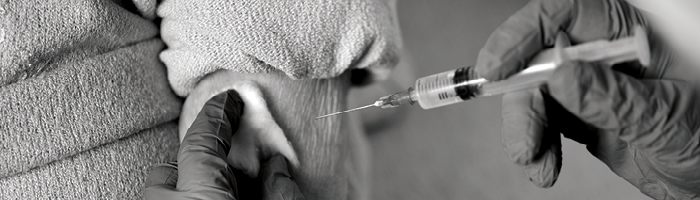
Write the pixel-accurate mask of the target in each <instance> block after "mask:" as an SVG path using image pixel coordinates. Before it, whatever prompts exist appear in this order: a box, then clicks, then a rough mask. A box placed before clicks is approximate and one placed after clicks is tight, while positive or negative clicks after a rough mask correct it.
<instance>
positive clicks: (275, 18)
mask: <svg viewBox="0 0 700 200" xmlns="http://www.w3.org/2000/svg"><path fill="white" fill-rule="evenodd" d="M157 13H158V15H159V16H161V17H163V21H162V24H161V34H162V37H163V41H164V42H165V43H166V44H167V45H168V49H167V50H165V51H163V53H161V55H160V57H161V60H162V61H163V62H164V63H165V64H166V66H167V67H168V79H169V81H170V84H171V86H172V87H173V90H175V92H176V93H177V94H178V95H180V96H187V95H188V94H189V92H190V91H191V90H192V89H193V87H194V86H195V84H196V83H197V81H199V80H200V79H201V78H202V77H204V76H205V75H207V74H210V73H212V72H215V71H217V70H221V69H227V70H233V71H236V72H244V73H265V72H270V71H272V70H281V71H282V72H284V73H286V74H287V75H288V76H289V77H291V78H293V79H303V78H331V77H335V76H338V75H340V74H341V73H343V72H344V71H345V70H347V69H352V68H366V69H368V70H369V71H370V72H371V74H372V76H370V77H371V79H374V80H381V79H385V78H386V77H388V76H389V73H390V71H391V69H392V68H393V67H394V65H395V64H396V63H397V62H398V50H399V48H400V45H401V37H400V34H399V28H398V27H399V26H398V19H397V18H396V8H395V0H320V1H313V2H309V1H269V0H244V1H218V0H165V1H163V2H162V3H161V4H160V5H159V7H158V10H157Z"/></svg>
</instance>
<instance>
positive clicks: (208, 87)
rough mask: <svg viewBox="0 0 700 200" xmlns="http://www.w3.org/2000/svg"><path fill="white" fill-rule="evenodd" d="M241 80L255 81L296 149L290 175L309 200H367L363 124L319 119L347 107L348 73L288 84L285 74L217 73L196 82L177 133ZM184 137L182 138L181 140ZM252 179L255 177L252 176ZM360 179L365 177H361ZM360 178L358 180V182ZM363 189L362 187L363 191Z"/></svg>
mask: <svg viewBox="0 0 700 200" xmlns="http://www.w3.org/2000/svg"><path fill="white" fill-rule="evenodd" d="M242 80H250V81H253V82H255V83H256V84H257V85H258V86H259V88H260V90H261V91H262V93H263V96H264V98H265V100H266V101H267V105H268V108H269V110H270V112H271V114H272V116H273V118H274V120H275V121H276V122H277V123H278V125H279V126H280V128H282V130H283V132H284V134H285V135H286V137H287V139H288V140H289V141H290V142H291V144H292V147H293V148H294V150H295V151H296V155H297V156H298V159H299V162H300V165H299V167H294V168H292V176H293V177H294V178H295V181H296V182H297V184H298V185H299V187H300V188H301V190H302V193H303V194H304V195H305V196H306V197H307V198H309V199H344V198H349V199H356V198H366V197H367V196H366V195H367V190H366V187H367V186H368V184H367V180H366V179H363V178H362V177H365V176H366V174H367V170H366V167H364V168H363V167H360V166H366V165H364V164H363V163H366V162H367V161H366V160H364V159H366V158H367V156H366V155H361V154H362V153H361V152H366V151H362V150H361V149H360V148H362V146H363V145H364V144H365V143H366V141H364V140H363V139H362V137H357V136H358V135H361V134H364V133H363V131H362V128H361V124H360V123H357V122H356V121H355V120H353V119H351V118H350V117H348V115H339V116H336V117H329V118H325V119H320V120H316V119H315V118H316V117H317V116H319V115H323V114H327V113H330V112H335V111H338V110H345V109H347V105H346V104H347V93H348V91H349V89H350V80H349V74H348V73H346V74H344V75H341V76H339V77H336V78H333V79H313V80H291V79H290V78H288V77H287V76H285V75H284V74H283V73H280V72H273V73H266V74H240V73H236V72H232V71H225V70H223V71H219V72H216V73H213V74H210V75H208V76H207V77H205V78H204V79H203V80H202V81H200V82H199V83H198V85H197V87H196V88H195V89H194V91H193V92H192V93H191V94H190V96H189V97H188V99H187V100H186V102H185V105H184V106H183V112H182V114H181V123H180V130H181V131H180V133H184V132H183V131H182V130H187V127H188V126H189V123H187V121H190V122H191V120H192V119H194V118H195V117H196V114H197V112H198V111H199V107H197V106H196V105H203V103H204V102H205V101H206V100H207V99H209V98H210V97H211V96H213V95H215V94H217V93H218V92H219V91H224V90H226V88H230V87H232V86H233V85H234V83H236V82H238V81H242ZM182 136H184V135H181V138H182ZM251 175H253V174H251ZM363 175H364V176H363ZM358 177H360V178H358ZM363 187H364V188H363Z"/></svg>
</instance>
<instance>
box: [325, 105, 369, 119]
mask: <svg viewBox="0 0 700 200" xmlns="http://www.w3.org/2000/svg"><path fill="white" fill-rule="evenodd" d="M375 106H381V102H379V101H378V102H375V103H374V104H370V105H366V106H362V107H359V108H355V109H350V110H346V111H340V112H334V113H331V114H327V115H323V116H318V117H316V119H321V118H326V117H330V116H333V115H337V114H341V113H349V112H352V111H357V110H362V109H365V108H369V107H375Z"/></svg>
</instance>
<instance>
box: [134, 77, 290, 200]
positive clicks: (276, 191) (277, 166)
mask: <svg viewBox="0 0 700 200" xmlns="http://www.w3.org/2000/svg"><path fill="white" fill-rule="evenodd" d="M244 107H249V106H244V103H243V100H242V99H241V96H239V95H238V93H237V92H236V91H235V90H229V91H226V92H223V93H221V94H218V95H216V96H214V97H212V98H211V99H209V100H208V101H207V102H206V103H205V105H204V106H203V108H202V110H201V111H200V112H199V114H198V115H197V118H196V119H195V121H194V123H193V124H192V126H191V127H190V128H189V129H188V131H187V134H186V136H185V138H184V140H183V141H182V143H181V145H180V150H179V152H178V161H177V162H170V163H166V164H163V165H160V166H158V167H156V168H154V169H153V171H152V172H151V173H150V174H149V176H148V178H147V180H146V183H145V185H146V189H145V191H144V193H145V196H146V199H173V198H174V199H186V198H194V199H237V198H238V191H237V187H236V179H235V177H234V173H233V168H232V166H231V165H229V164H228V163H227V159H226V158H227V157H228V156H230V155H231V153H230V152H233V151H234V149H233V148H231V144H232V142H230V141H231V140H232V139H233V141H235V139H236V137H235V135H241V134H243V132H244V131H251V130H249V129H241V130H239V126H240V127H243V126H245V123H250V121H248V120H245V119H241V117H245V116H246V115H245V114H244V111H247V109H244ZM254 134H259V133H257V132H255V133H254ZM178 163H179V164H178ZM262 174H263V182H264V183H265V185H263V186H262V187H263V190H262V191H263V192H264V193H263V195H264V196H265V197H266V199H300V198H301V199H303V195H302V194H301V193H300V192H299V188H298V186H297V185H296V183H295V182H294V181H293V179H292V178H291V175H289V169H288V168H287V162H286V160H285V159H284V157H282V156H281V155H277V156H273V157H272V158H271V159H269V160H268V162H266V163H265V164H264V167H263V170H262Z"/></svg>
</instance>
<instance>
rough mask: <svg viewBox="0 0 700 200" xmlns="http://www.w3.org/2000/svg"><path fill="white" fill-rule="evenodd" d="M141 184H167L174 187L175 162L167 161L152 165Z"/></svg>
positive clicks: (175, 176) (175, 177) (175, 179)
mask: <svg viewBox="0 0 700 200" xmlns="http://www.w3.org/2000/svg"><path fill="white" fill-rule="evenodd" d="M143 185H144V186H145V188H148V187H151V186H155V185H167V186H171V187H172V188H175V186H177V162H167V163H163V164H159V165H157V166H155V167H153V170H151V172H150V173H148V177H146V182H144V183H143Z"/></svg>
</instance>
